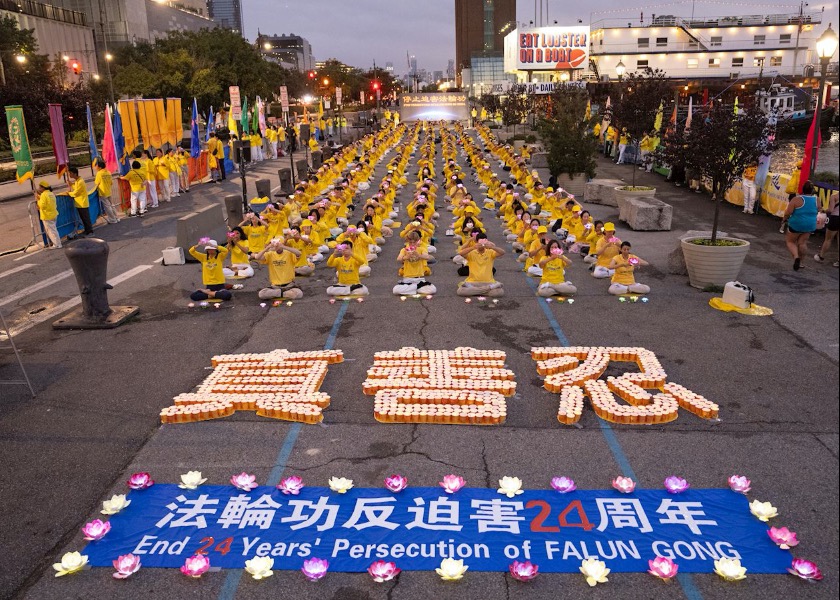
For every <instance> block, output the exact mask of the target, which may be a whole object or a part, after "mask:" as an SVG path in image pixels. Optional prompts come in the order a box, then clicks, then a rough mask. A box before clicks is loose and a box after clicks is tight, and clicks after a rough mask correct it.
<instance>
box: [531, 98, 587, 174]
mask: <svg viewBox="0 0 840 600" xmlns="http://www.w3.org/2000/svg"><path fill="white" fill-rule="evenodd" d="M588 101H589V96H588V95H587V93H586V91H585V90H581V89H578V88H570V87H557V88H556V89H555V90H554V92H553V93H552V94H551V96H550V98H549V108H548V112H549V115H550V116H546V117H541V118H540V120H539V122H538V123H537V131H538V132H539V134H540V137H541V138H542V140H543V144H544V145H545V148H546V151H547V152H548V170H549V171H550V172H551V174H552V175H554V176H555V177H557V176H558V175H561V174H566V175H568V176H569V177H570V178H574V177H575V176H577V175H580V174H584V175H586V176H587V177H594V176H595V152H596V144H597V141H596V139H595V137H594V136H593V135H592V133H591V131H590V130H589V123H587V121H586V105H587V102H588Z"/></svg>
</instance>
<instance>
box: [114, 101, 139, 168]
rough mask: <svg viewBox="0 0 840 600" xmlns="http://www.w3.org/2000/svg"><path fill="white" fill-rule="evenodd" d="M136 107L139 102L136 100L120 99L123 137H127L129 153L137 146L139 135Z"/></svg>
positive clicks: (126, 148)
mask: <svg viewBox="0 0 840 600" xmlns="http://www.w3.org/2000/svg"><path fill="white" fill-rule="evenodd" d="M136 107H137V103H136V102H135V101H134V100H120V102H119V105H118V106H117V110H119V112H120V121H121V122H122V127H123V137H125V151H126V152H127V153H129V154H130V153H131V152H133V151H134V149H135V148H136V147H137V138H138V137H139V136H138V132H137V110H136ZM120 158H122V157H120Z"/></svg>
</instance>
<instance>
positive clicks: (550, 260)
mask: <svg viewBox="0 0 840 600" xmlns="http://www.w3.org/2000/svg"><path fill="white" fill-rule="evenodd" d="M571 264H572V261H570V260H569V259H568V258H567V257H566V256H563V248H561V247H560V242H558V241H557V240H551V241H550V242H548V245H547V246H546V253H545V258H543V259H542V260H541V261H540V268H541V269H542V279H540V286H539V287H538V288H537V295H538V296H542V297H543V298H550V297H551V296H571V295H572V294H574V293H575V292H577V288H576V287H575V286H574V285H572V283H571V282H570V281H566V267H569V266H570V265H571Z"/></svg>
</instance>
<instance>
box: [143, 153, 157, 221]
mask: <svg viewBox="0 0 840 600" xmlns="http://www.w3.org/2000/svg"><path fill="white" fill-rule="evenodd" d="M140 162H141V163H142V164H143V168H144V169H145V172H146V198H148V202H147V205H148V207H149V208H157V207H158V188H157V167H156V166H155V162H154V159H152V152H151V150H146V152H145V158H141V159H140Z"/></svg>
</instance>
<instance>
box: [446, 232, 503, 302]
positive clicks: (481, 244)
mask: <svg viewBox="0 0 840 600" xmlns="http://www.w3.org/2000/svg"><path fill="white" fill-rule="evenodd" d="M504 253H505V251H504V250H502V249H501V248H499V247H498V246H496V245H495V244H493V242H491V241H490V240H488V239H487V234H485V233H479V234H477V235H476V236H475V245H470V246H467V247H464V248H462V249H461V250H459V251H458V254H460V255H461V256H462V257H463V258H464V259H466V261H467V267H468V268H469V270H470V274H469V276H468V277H467V278H466V279H465V280H464V281H462V282H461V283H460V284H458V291H457V294H458V295H459V296H491V297H493V298H498V297H500V296H504V295H505V290H504V287H503V286H502V284H501V283H499V282H498V281H496V280H495V279H494V278H493V263H494V262H495V260H496V259H497V258H498V257H500V256H503V255H504Z"/></svg>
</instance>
